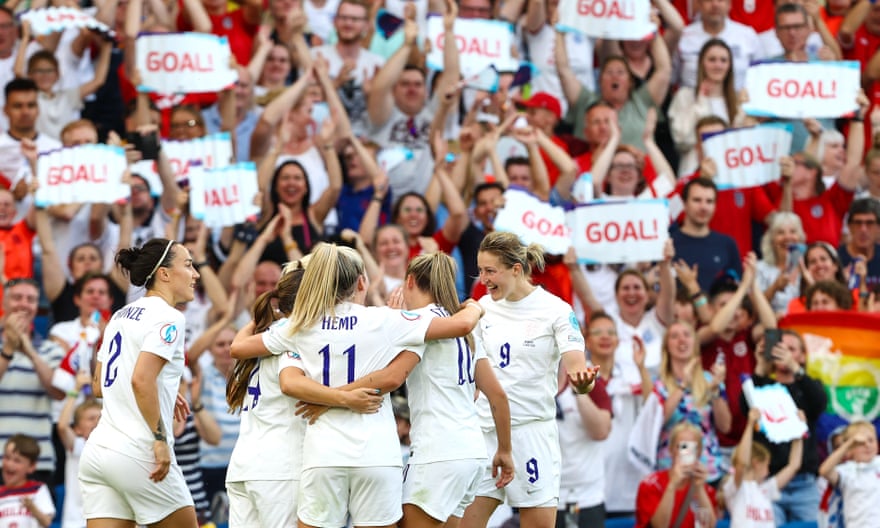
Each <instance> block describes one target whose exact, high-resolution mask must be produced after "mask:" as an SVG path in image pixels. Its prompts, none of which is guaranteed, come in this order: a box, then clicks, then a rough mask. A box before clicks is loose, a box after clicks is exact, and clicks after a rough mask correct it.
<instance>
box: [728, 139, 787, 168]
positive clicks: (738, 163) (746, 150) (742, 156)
mask: <svg viewBox="0 0 880 528" xmlns="http://www.w3.org/2000/svg"><path fill="white" fill-rule="evenodd" d="M765 149H767V150H768V151H769V155H767V154H765V153H764V150H765ZM775 159H776V143H773V144H771V145H770V148H769V149H768V148H767V147H762V146H761V145H755V146H754V147H739V148H730V149H727V150H725V151H724V163H726V164H727V167H728V168H729V169H736V168H739V167H748V166H750V165H754V164H761V163H773V161H774V160H775Z"/></svg>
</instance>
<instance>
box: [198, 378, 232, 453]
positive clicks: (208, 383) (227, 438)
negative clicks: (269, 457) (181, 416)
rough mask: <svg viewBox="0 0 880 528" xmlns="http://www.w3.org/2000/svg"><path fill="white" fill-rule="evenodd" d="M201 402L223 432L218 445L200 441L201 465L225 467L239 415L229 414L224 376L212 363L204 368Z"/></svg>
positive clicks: (230, 451)
mask: <svg viewBox="0 0 880 528" xmlns="http://www.w3.org/2000/svg"><path fill="white" fill-rule="evenodd" d="M201 403H202V405H204V406H205V412H209V413H211V416H212V417H213V418H214V420H216V421H217V425H219V426H220V431H221V432H222V433H223V435H222V437H221V438H220V443H219V444H218V445H215V446H214V445H210V444H208V443H207V442H205V441H202V443H201V446H200V448H201V452H202V467H203V468H225V467H227V466H229V459H230V457H231V456H232V450H233V448H235V441H236V440H238V430H239V429H240V428H241V415H240V414H238V413H235V414H230V412H229V405H228V404H227V403H226V376H224V375H223V374H222V373H221V372H220V371H219V370H217V368H216V367H215V366H214V364H213V363H211V364H210V365H207V366H206V367H205V368H204V374H203V376H202V396H201Z"/></svg>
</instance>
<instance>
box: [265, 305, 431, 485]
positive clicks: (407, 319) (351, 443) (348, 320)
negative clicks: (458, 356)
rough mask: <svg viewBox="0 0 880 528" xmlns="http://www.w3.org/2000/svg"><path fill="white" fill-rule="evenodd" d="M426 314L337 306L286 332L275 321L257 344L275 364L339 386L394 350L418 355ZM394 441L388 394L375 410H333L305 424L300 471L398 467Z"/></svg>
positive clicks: (286, 328) (283, 322)
mask: <svg viewBox="0 0 880 528" xmlns="http://www.w3.org/2000/svg"><path fill="white" fill-rule="evenodd" d="M430 322H431V321H430V318H428V317H426V316H423V315H422V314H420V313H417V312H407V311H400V310H392V309H390V308H385V307H381V308H376V307H365V306H362V305H359V304H354V303H342V304H339V305H337V306H336V309H335V315H334V316H326V317H323V318H322V319H320V320H319V321H318V323H317V324H315V325H314V326H312V327H311V328H308V329H304V330H301V331H300V332H298V333H296V334H295V335H292V336H291V335H289V329H290V327H289V320H288V319H282V320H281V321H278V322H277V323H275V324H274V325H272V326H271V327H270V328H269V330H268V331H266V332H265V333H264V334H263V343H264V344H265V345H266V348H267V349H268V350H269V351H270V352H272V353H273V354H281V353H283V354H284V356H282V357H281V369H282V370H283V369H285V368H289V367H296V368H299V369H300V370H302V371H303V372H304V373H305V375H306V376H308V377H309V378H311V379H312V380H314V381H317V382H318V383H321V384H323V385H326V386H328V387H340V386H343V385H346V384H348V383H351V382H353V381H354V380H356V379H359V378H362V377H364V376H366V375H367V374H369V373H371V372H374V371H376V370H380V369H382V368H384V367H386V366H387V365H388V364H389V363H390V362H391V361H392V360H393V359H394V358H395V357H397V355H398V354H400V353H401V352H403V351H404V350H410V351H412V352H414V353H416V354H417V355H418V356H419V357H421V356H422V355H423V353H424V345H425V332H427V330H428V325H429V324H430ZM399 445H400V442H399V440H398V438H397V427H396V425H395V422H394V414H393V412H392V409H391V398H390V397H389V396H388V394H386V395H385V401H384V402H383V404H382V407H381V408H380V409H379V412H378V413H376V414H360V413H356V412H353V411H350V410H348V409H340V408H334V409H330V410H329V411H328V412H327V413H325V414H324V415H323V416H321V417H320V418H319V419H318V421H317V422H316V423H314V424H312V425H309V426H308V427H306V435H305V439H304V441H303V469H310V468H315V467H373V466H401V465H402V459H401V456H400V447H399Z"/></svg>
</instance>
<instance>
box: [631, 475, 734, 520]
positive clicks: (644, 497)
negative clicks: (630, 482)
mask: <svg viewBox="0 0 880 528" xmlns="http://www.w3.org/2000/svg"><path fill="white" fill-rule="evenodd" d="M667 486H669V470H668V469H666V470H663V471H658V472H656V473H652V474H651V475H648V476H647V477H645V478H644V479H642V481H641V482H640V483H639V493H638V495H637V496H636V524H635V526H636V528H650V526H651V517H653V516H654V513H655V512H656V511H657V507H658V506H659V505H660V499H661V498H662V497H663V491H664V490H665V489H666V487H667ZM704 488H705V489H706V493H707V494H708V495H709V499H710V500H711V501H712V504H713V506H716V507H717V501H716V500H715V489H714V488H713V487H712V486H709V485H708V484H705V485H704ZM687 489H688V487H687V486H682V487H680V488H678V489H677V490H675V504H674V505H673V507H672V515H670V517H669V524H672V523H674V522H675V518H676V517H678V511H679V510H680V509H681V508H683V507H684V508H687V513H686V514H685V516H684V521H682V523H681V526H680V528H694V513H693V512H692V511H691V509H690V504H684V499H685V497H686V496H687Z"/></svg>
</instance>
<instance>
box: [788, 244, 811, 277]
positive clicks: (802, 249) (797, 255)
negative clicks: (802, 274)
mask: <svg viewBox="0 0 880 528" xmlns="http://www.w3.org/2000/svg"><path fill="white" fill-rule="evenodd" d="M806 251H807V245H806V244H804V243H802V242H799V243H797V244H789V246H788V253H787V255H786V259H785V270H786V271H787V272H789V273H790V272H791V271H793V270H794V269H795V268H797V267H798V263H800V261H801V259H802V258H803V257H804V253H806Z"/></svg>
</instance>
